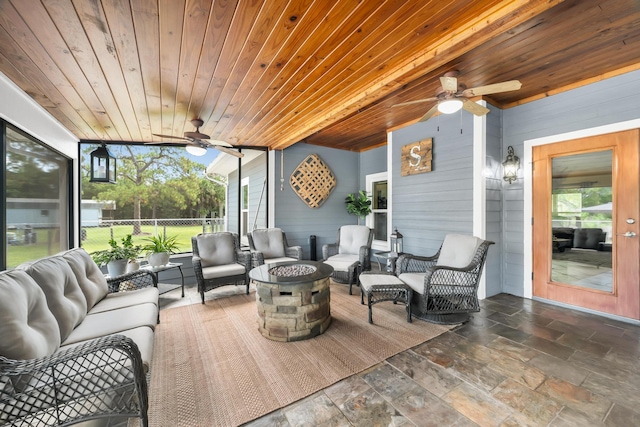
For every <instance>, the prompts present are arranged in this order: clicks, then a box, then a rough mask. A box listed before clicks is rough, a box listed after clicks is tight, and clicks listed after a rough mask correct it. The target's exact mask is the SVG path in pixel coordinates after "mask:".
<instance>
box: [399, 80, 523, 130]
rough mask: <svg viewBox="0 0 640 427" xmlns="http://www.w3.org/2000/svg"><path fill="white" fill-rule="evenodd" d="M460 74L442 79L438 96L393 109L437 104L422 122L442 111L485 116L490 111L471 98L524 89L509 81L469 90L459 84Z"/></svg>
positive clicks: (517, 82) (513, 81) (518, 82)
mask: <svg viewBox="0 0 640 427" xmlns="http://www.w3.org/2000/svg"><path fill="white" fill-rule="evenodd" d="M459 75H460V72H459V71H457V70H454V71H449V72H447V73H445V75H444V76H442V77H440V83H441V85H442V87H441V88H440V89H438V90H437V91H436V95H435V96H434V97H431V98H424V99H417V100H415V101H409V102H403V103H400V104H395V105H393V106H392V107H400V106H403V105H411V104H418V103H422V102H433V101H437V103H436V104H435V105H434V106H433V107H432V108H431V109H430V110H429V111H427V113H426V114H425V115H424V116H422V118H421V119H420V120H419V121H420V122H426V121H427V120H429V119H430V118H431V117H432V116H433V115H434V114H435V113H436V111H440V112H441V113H444V114H451V113H455V112H456V111H459V110H460V109H461V108H464V109H465V110H467V111H468V112H470V113H473V114H475V115H476V116H484V115H485V114H487V113H488V112H489V109H488V108H486V107H483V106H482V105H480V104H476V103H475V102H473V101H471V100H470V99H469V98H473V97H474V96H480V95H489V94H492V93H500V92H509V91H512V90H518V89H520V88H521V87H522V83H520V81H519V80H509V81H506V82H501V83H494V84H490V85H486V86H478V87H473V88H469V89H467V87H466V86H465V85H464V84H462V83H458V76H459Z"/></svg>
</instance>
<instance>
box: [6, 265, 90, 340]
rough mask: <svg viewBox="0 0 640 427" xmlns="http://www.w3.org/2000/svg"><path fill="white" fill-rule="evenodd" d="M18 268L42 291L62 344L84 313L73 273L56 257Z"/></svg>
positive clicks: (84, 306) (83, 299) (85, 304)
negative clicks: (58, 330) (56, 325)
mask: <svg viewBox="0 0 640 427" xmlns="http://www.w3.org/2000/svg"><path fill="white" fill-rule="evenodd" d="M18 269H21V270H24V271H26V272H27V274H28V275H29V276H31V277H32V278H33V279H34V280H35V282H36V283H37V284H38V286H40V288H41V289H42V290H43V292H44V294H45V296H46V298H47V306H48V307H49V310H51V313H53V315H54V316H55V318H56V320H57V322H58V326H59V328H60V338H61V339H62V341H64V340H65V339H66V338H67V337H68V336H69V334H70V333H71V331H73V329H74V328H75V327H76V326H78V324H80V322H82V320H84V318H85V316H86V314H87V300H86V298H85V296H84V293H83V292H82V289H81V288H80V285H79V284H78V279H77V278H76V275H75V274H74V273H73V270H71V267H70V266H69V264H68V263H67V261H66V260H65V259H64V258H62V257H61V256H59V255H54V256H50V257H46V258H41V259H39V260H36V261H33V262H29V263H25V264H22V265H20V266H18Z"/></svg>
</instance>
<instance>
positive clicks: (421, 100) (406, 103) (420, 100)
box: [391, 97, 438, 108]
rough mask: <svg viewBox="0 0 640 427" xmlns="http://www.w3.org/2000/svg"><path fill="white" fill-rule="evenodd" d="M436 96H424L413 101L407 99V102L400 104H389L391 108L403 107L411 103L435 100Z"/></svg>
mask: <svg viewBox="0 0 640 427" xmlns="http://www.w3.org/2000/svg"><path fill="white" fill-rule="evenodd" d="M437 100H438V98H436V97H431V98H424V99H416V100H415V101H408V102H401V103H400V104H394V105H392V106H391V108H393V107H403V106H405V105H412V104H421V103H423V102H432V101H437Z"/></svg>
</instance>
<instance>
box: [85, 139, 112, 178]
mask: <svg viewBox="0 0 640 427" xmlns="http://www.w3.org/2000/svg"><path fill="white" fill-rule="evenodd" d="M90 156H91V178H90V179H89V181H90V182H108V183H111V184H115V183H116V158H115V156H114V155H113V154H111V152H110V151H109V150H108V149H107V144H105V143H104V142H103V143H102V145H101V146H100V147H98V148H96V149H95V150H93V151H92V152H91V154H90Z"/></svg>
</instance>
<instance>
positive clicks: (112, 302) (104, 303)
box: [89, 287, 159, 314]
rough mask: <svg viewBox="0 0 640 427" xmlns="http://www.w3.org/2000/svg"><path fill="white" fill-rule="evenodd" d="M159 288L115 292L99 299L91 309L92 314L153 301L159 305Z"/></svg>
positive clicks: (152, 302)
mask: <svg viewBox="0 0 640 427" xmlns="http://www.w3.org/2000/svg"><path fill="white" fill-rule="evenodd" d="M158 296H159V293H158V288H153V287H151V288H142V289H136V290H134V291H126V292H115V293H112V294H108V295H107V296H106V297H105V298H104V299H102V300H101V301H98V303H97V304H96V305H94V306H93V308H92V309H91V310H89V313H90V314H93V313H102V312H104V311H110V310H116V309H118V308H124V307H131V306H133V305H138V304H144V303H151V304H155V305H156V307H157V306H158Z"/></svg>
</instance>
